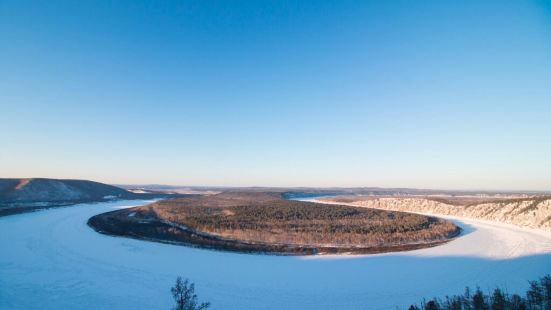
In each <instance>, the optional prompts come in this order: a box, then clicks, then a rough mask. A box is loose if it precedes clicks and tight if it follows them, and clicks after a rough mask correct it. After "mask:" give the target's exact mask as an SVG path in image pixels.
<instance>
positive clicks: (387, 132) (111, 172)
mask: <svg viewBox="0 0 551 310" xmlns="http://www.w3.org/2000/svg"><path fill="white" fill-rule="evenodd" d="M39 176H40V177H52V178H84V179H93V180H98V181H103V182H109V183H163V184H180V185H230V186H242V185H258V186H382V187H424V188H453V189H534V190H551V3H550V2H548V1H539V2H538V1H536V2H532V1H403V2H402V1H373V2H369V1H331V2H330V1H321V2H317V1H311V2H310V1H296V2H292V1H282V0H278V1H226V2H222V1H150V2H139V1H36V2H33V1H31V2H28V1H21V0H15V1H11V0H0V177H39Z"/></svg>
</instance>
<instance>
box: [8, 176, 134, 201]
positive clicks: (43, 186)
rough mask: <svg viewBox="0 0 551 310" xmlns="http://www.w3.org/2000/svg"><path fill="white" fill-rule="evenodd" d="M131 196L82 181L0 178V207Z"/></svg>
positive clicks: (118, 190)
mask: <svg viewBox="0 0 551 310" xmlns="http://www.w3.org/2000/svg"><path fill="white" fill-rule="evenodd" d="M131 196H133V194H132V193H130V192H128V191H126V190H124V189H122V188H118V187H115V186H111V185H107V184H103V183H98V182H93V181H86V180H56V179H0V204H4V205H9V204H22V203H67V202H80V201H99V200H105V199H111V198H129V197H131Z"/></svg>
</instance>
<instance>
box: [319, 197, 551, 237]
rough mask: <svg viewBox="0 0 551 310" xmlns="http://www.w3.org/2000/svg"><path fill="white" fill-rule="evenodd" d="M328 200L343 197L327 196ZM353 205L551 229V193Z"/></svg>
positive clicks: (366, 201)
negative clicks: (456, 201)
mask: <svg viewBox="0 0 551 310" xmlns="http://www.w3.org/2000/svg"><path fill="white" fill-rule="evenodd" d="M323 200H325V201H338V202H342V201H340V200H339V199H338V198H327V199H323ZM349 204H350V205H354V206H361V207H366V208H375V209H382V210H392V211H404V212H420V213H426V214H433V215H452V216H461V217H467V218H474V219H481V220H487V221H494V222H500V223H507V224H513V225H516V226H519V227H525V228H535V229H542V230H547V231H551V197H536V198H526V199H510V200H505V201H496V202H486V203H477V204H471V205H453V204H448V203H444V202H441V201H436V200H432V199H428V198H386V197H385V198H365V197H364V198H358V199H357V200H354V199H350V201H349Z"/></svg>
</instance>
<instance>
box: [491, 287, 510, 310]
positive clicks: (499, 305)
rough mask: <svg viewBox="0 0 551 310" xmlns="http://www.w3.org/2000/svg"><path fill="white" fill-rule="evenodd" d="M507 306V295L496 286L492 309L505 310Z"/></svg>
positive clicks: (492, 298)
mask: <svg viewBox="0 0 551 310" xmlns="http://www.w3.org/2000/svg"><path fill="white" fill-rule="evenodd" d="M506 307H507V301H506V297H505V295H504V294H503V292H502V291H501V290H500V289H499V288H496V289H495V290H494V293H493V294H492V297H491V308H492V310H505V309H506Z"/></svg>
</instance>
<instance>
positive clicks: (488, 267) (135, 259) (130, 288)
mask: <svg viewBox="0 0 551 310" xmlns="http://www.w3.org/2000/svg"><path fill="white" fill-rule="evenodd" d="M140 203H143V202H136V201H132V202H109V203H101V204H83V205H79V206H73V207H68V208H60V209H52V210H45V211H41V212H34V213H27V214H20V215H14V216H8V217H3V218H0V249H1V251H0V309H170V307H171V305H172V300H171V295H170V287H171V286H172V284H173V282H174V280H175V278H176V276H179V275H181V276H183V277H187V278H189V279H190V280H192V281H194V282H195V283H196V290H197V293H198V294H199V297H200V299H201V300H206V301H210V302H211V303H212V309H282V308H284V309H396V307H398V308H399V309H405V308H407V306H408V305H409V304H411V303H413V302H418V301H419V300H420V299H421V298H422V297H433V296H444V295H446V294H455V293H461V292H462V291H463V289H464V287H465V286H467V285H469V286H475V285H480V287H481V288H482V289H489V288H493V287H495V286H500V287H503V288H505V289H506V290H508V291H509V292H517V291H522V290H524V289H525V288H526V287H527V286H528V285H527V280H531V279H537V278H538V277H540V276H542V275H544V274H546V273H551V236H549V235H548V234H544V233H537V232H532V231H527V230H521V229H516V228H513V227H509V226H506V225H495V224H491V223H486V222H480V221H473V220H467V219H461V220H460V221H458V223H460V225H461V226H463V227H464V228H465V235H464V236H462V237H460V238H458V239H456V240H454V241H452V242H450V243H448V244H446V245H443V246H439V247H435V248H431V249H424V250H417V251H411V252H403V253H391V254H383V255H372V256H361V257H359V256H345V257H283V256H268V255H251V254H236V253H226V252H217V251H210V250H202V249H195V248H188V247H182V246H175V245H166V244H160V243H153V242H145V241H140V240H133V239H127V238H119V237H110V236H105V235H101V234H98V233H96V232H95V231H94V230H92V229H91V228H89V227H88V226H87V225H86V221H87V220H88V218H90V217H91V216H92V215H95V214H98V213H101V212H106V211H110V210H113V209H115V208H121V207H127V206H129V205H130V204H135V205H138V204H140ZM456 220H457V219H456Z"/></svg>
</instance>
